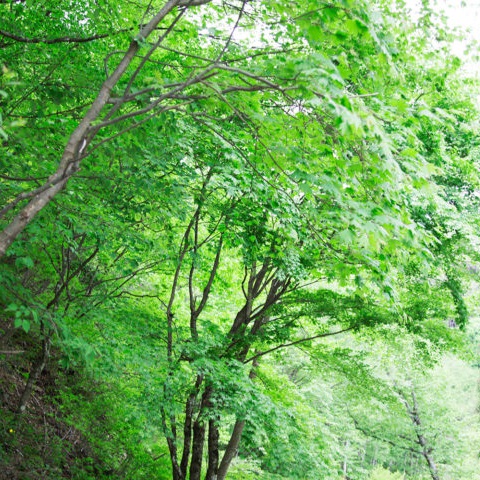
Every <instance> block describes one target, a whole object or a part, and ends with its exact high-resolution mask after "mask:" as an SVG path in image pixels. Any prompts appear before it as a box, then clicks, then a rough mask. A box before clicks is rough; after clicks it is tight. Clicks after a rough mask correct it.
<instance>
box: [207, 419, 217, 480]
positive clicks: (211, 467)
mask: <svg viewBox="0 0 480 480" xmlns="http://www.w3.org/2000/svg"><path fill="white" fill-rule="evenodd" d="M218 439H219V434H218V428H217V426H216V425H215V421H214V420H209V422H208V469H207V474H206V476H205V480H217V473H218Z"/></svg>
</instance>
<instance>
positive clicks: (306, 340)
mask: <svg viewBox="0 0 480 480" xmlns="http://www.w3.org/2000/svg"><path fill="white" fill-rule="evenodd" d="M354 328H355V326H352V327H348V328H344V329H343V330H338V331H336V332H328V333H320V334H319V335H314V336H312V337H307V338H301V339H300V340H295V341H294V342H290V343H282V344H281V345H277V346H276V347H273V348H270V349H269V350H265V351H264V352H260V353H257V354H256V355H254V356H253V357H250V358H249V359H247V360H245V361H244V362H243V363H249V362H251V361H252V360H255V359H257V358H259V357H263V356H264V355H266V354H267V353H272V352H274V351H275V350H279V349H280V348H285V347H291V346H293V345H298V344H300V343H304V342H308V341H310V340H315V339H317V338H324V337H331V336H333V335H339V334H340V333H345V332H348V331H349V330H353V329H354Z"/></svg>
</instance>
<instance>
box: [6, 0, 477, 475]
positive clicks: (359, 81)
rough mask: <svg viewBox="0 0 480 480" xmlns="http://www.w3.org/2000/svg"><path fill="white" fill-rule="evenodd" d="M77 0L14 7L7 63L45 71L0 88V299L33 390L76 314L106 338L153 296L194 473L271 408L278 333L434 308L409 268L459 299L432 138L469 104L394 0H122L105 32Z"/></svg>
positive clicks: (172, 446)
mask: <svg viewBox="0 0 480 480" xmlns="http://www.w3.org/2000/svg"><path fill="white" fill-rule="evenodd" d="M64 7H65V8H63V9H62V8H61V6H60V5H57V4H56V5H52V7H51V8H49V9H45V6H44V5H39V6H31V5H30V4H23V3H22V2H11V3H9V4H7V3H4V4H0V11H1V12H2V13H5V19H6V20H5V23H7V22H10V25H8V26H9V29H8V30H7V29H5V30H3V29H2V30H1V31H0V34H1V35H2V36H3V38H5V39H6V40H5V41H4V43H3V44H2V47H3V49H5V51H8V52H15V53H17V56H16V58H18V60H15V57H14V55H13V53H10V54H9V57H8V58H9V60H10V61H9V63H8V65H7V66H6V67H5V68H6V69H5V72H9V76H10V77H11V76H12V75H14V73H12V72H15V74H16V75H17V78H18V79H20V80H21V81H23V82H24V85H26V84H29V83H31V84H32V87H31V88H29V89H27V90H26V91H22V88H24V86H22V87H21V86H19V85H18V84H12V83H11V82H10V84H9V85H5V86H4V87H2V91H3V90H4V91H5V95H8V96H7V97H6V98H4V100H3V102H4V104H5V109H6V111H7V115H6V116H5V118H6V120H7V121H8V122H9V123H7V124H6V125H8V130H6V132H7V133H8V138H6V139H5V141H4V144H3V147H2V148H3V149H4V151H5V156H4V160H0V161H1V162H2V163H1V164H0V165H1V167H2V173H1V176H0V182H1V183H0V185H2V191H1V193H0V196H1V198H2V203H4V204H5V206H4V208H3V209H2V211H1V215H2V218H3V224H2V227H3V228H4V230H3V232H2V233H1V234H0V255H4V257H3V260H2V265H6V266H7V268H6V269H5V272H6V273H5V274H2V275H3V277H2V281H4V282H5V283H6V284H8V282H10V287H9V288H8V289H6V293H4V294H3V297H2V298H1V301H2V303H3V305H4V306H5V307H6V312H7V313H6V315H5V318H6V319H8V320H9V321H10V323H11V325H13V326H16V327H22V328H23V329H24V330H25V331H29V330H30V327H31V324H35V328H34V329H33V334H35V335H37V337H36V338H37V339H38V340H39V342H40V343H41V344H42V349H41V352H40V354H39V355H38V361H37V362H36V363H35V365H37V366H38V367H37V366H36V367H35V368H34V369H33V370H32V372H31V376H30V381H29V384H27V387H26V388H25V392H28V391H29V390H28V389H29V388H30V391H31V388H32V386H33V383H34V382H35V379H36V378H37V377H38V375H39V373H36V372H40V373H41V371H42V370H43V368H44V365H45V360H46V358H47V357H48V353H49V347H50V343H51V341H52V339H53V338H54V335H55V334H56V332H58V331H60V332H61V334H60V335H59V336H60V340H61V341H63V344H64V350H65V351H67V353H68V349H69V347H70V348H71V349H73V348H74V347H72V344H75V341H74V340H72V337H71V336H70V341H68V340H67V341H66V340H65V337H67V338H68V332H69V331H71V330H75V331H76V332H77V335H79V336H80V335H81V333H80V332H79V330H81V329H79V327H78V325H77V323H78V322H79V321H82V322H88V325H89V328H86V329H85V330H86V331H87V332H89V335H91V336H92V337H95V334H94V333H92V332H93V331H94V330H95V328H100V329H101V328H102V327H101V326H100V327H98V326H97V324H99V325H101V324H103V323H106V324H108V322H109V321H108V320H106V318H105V317H106V316H107V313H106V312H107V308H109V309H110V310H111V311H114V307H118V308H120V306H121V307H122V311H128V312H132V311H135V310H134V308H133V306H134V307H135V309H137V310H138V311H142V308H143V309H147V310H148V311H149V312H151V311H152V309H153V307H152V303H153V302H156V305H157V306H156V307H155V308H156V309H157V311H159V312H160V313H157V321H156V322H152V331H151V332H150V333H149V335H157V336H159V337H160V338H162V339H163V340H164V341H165V349H164V350H163V349H162V348H161V346H159V345H156V344H155V346H156V349H157V350H156V351H157V353H156V354H155V355H156V358H157V359H158V372H157V374H156V375H153V374H152V375H151V376H150V378H149V380H150V381H151V382H152V385H154V386H155V387H157V389H155V393H152V391H150V393H152V395H153V396H154V398H155V399H156V400H157V402H156V404H155V408H156V409H158V410H159V413H160V414H159V416H157V420H158V421H159V423H160V424H161V429H162V431H163V434H164V436H165V439H166V442H167V445H168V450H169V456H170V460H171V464H172V471H173V478H175V479H178V480H180V479H184V478H187V477H188V478H190V479H191V480H195V479H199V478H200V477H201V476H202V462H203V458H204V450H206V452H207V455H206V459H207V465H206V469H205V468H204V470H205V471H204V472H203V473H204V475H205V478H207V479H213V478H218V479H223V478H225V475H226V473H227V471H228V468H229V466H230V464H231V461H232V459H233V458H234V456H235V455H236V452H237V450H238V449H239V445H240V440H241V437H242V434H243V432H244V431H245V429H247V430H248V429H249V428H251V426H252V424H254V423H256V422H257V423H260V419H261V417H262V414H263V413H264V412H262V406H265V408H267V406H268V399H267V398H266V396H264V395H262V392H261V390H260V389H259V387H258V385H257V383H258V382H257V381H256V380H255V378H256V375H257V374H258V368H259V367H258V365H259V364H260V363H261V362H262V361H265V358H268V355H269V354H272V353H274V352H278V351H281V350H283V349H284V348H287V347H291V346H294V345H297V346H299V345H309V344H313V345H318V342H317V341H318V340H320V339H322V338H323V339H325V338H329V337H331V336H334V335H337V334H341V333H345V332H347V331H349V332H350V331H357V330H359V329H360V328H361V327H362V326H366V325H368V326H372V325H377V324H389V323H396V322H399V321H401V320H402V319H404V318H405V316H408V318H409V319H412V320H413V321H412V326H418V324H419V323H420V322H421V321H422V320H425V318H426V316H427V315H426V312H425V311H424V310H423V311H420V310H421V309H419V308H416V307H419V305H418V304H415V302H414V300H412V298H411V296H408V295H404V296H403V297H402V294H404V291H405V284H408V283H409V282H410V285H416V286H418V285H421V286H422V287H424V286H425V285H427V284H428V280H429V279H431V275H440V274H442V273H444V272H447V273H449V274H450V278H449V279H448V282H446V285H444V286H449V287H452V288H450V291H451V292H456V294H455V295H456V296H455V295H454V297H453V300H454V301H455V302H456V305H457V307H458V308H457V313H458V314H459V317H458V318H459V319H460V318H463V317H462V315H463V313H464V312H463V310H462V309H461V306H462V303H461V291H460V289H459V288H457V287H458V285H459V284H458V281H459V280H458V278H457V277H456V276H455V275H453V272H454V271H455V268H454V265H453V264H452V262H453V261H454V260H453V259H454V255H453V254H449V255H447V254H446V252H447V248H446V245H447V243H448V242H447V241H446V239H447V238H449V235H448V234H442V235H440V234H438V235H437V233H438V232H437V230H436V229H435V227H434V226H432V225H438V224H439V223H440V220H439V218H440V215H439V211H440V209H441V206H442V205H443V204H442V203H441V200H442V195H441V193H442V189H443V187H444V185H445V183H446V181H445V179H440V180H438V177H439V167H440V166H441V165H443V164H442V163H441V162H438V156H439V155H440V157H441V158H442V159H443V158H444V156H443V153H444V152H443V151H442V145H441V143H438V144H430V143H429V140H430V138H429V135H430V134H431V133H432V131H434V130H435V129H436V128H437V125H438V123H437V121H438V119H439V118H440V119H441V121H442V123H445V125H446V127H445V129H446V130H448V128H449V127H448V126H449V125H452V128H455V127H453V125H454V124H455V123H456V122H457V121H461V122H462V125H463V126H465V128H467V126H466V124H467V120H468V119H467V118H466V117H467V114H465V118H462V116H461V115H460V116H459V117H455V118H452V117H451V116H449V114H448V112H447V111H443V110H441V109H440V107H439V106H438V103H435V101H437V100H438V97H442V95H443V93H442V91H441V89H440V88H439V87H438V85H437V84H438V82H439V77H442V76H444V74H446V73H448V68H447V71H444V70H442V71H441V72H440V70H439V67H438V64H437V63H436V62H438V63H440V62H441V61H442V60H443V58H444V57H442V51H441V50H440V51H438V52H429V51H427V52H424V53H422V49H423V48H424V47H425V43H424V42H425V41H426V38H427V37H428V36H429V33H430V32H427V31H425V32H423V33H422V32H420V33H419V34H418V35H416V36H412V38H411V39H409V38H408V37H407V36H406V33H405V31H404V30H402V28H404V27H405V30H407V27H406V26H404V24H403V23H402V22H399V19H401V18H402V13H401V12H400V11H396V10H395V9H392V10H389V9H388V8H387V7H386V6H385V5H383V6H382V8H383V12H384V16H383V17H376V16H375V15H374V13H373V11H372V8H370V7H371V6H370V4H369V3H367V2H366V3H363V2H350V1H348V0H342V1H340V0H339V1H338V2H334V3H332V2H328V3H326V2H322V1H320V0H311V1H309V2H307V3H306V4H301V5H300V4H299V5H297V4H286V3H284V2H281V1H274V0H269V1H263V2H248V1H239V2H236V3H233V4H227V3H226V2H225V3H222V4H218V3H213V2H208V1H196V0H194V1H190V2H187V1H184V0H171V1H168V2H165V3H161V4H160V5H157V4H156V3H155V2H150V3H149V4H148V6H147V5H145V6H142V5H133V4H126V5H122V6H121V7H122V10H121V11H119V13H118V15H116V16H114V17H113V19H112V22H111V27H109V28H108V29H107V30H104V29H103V27H104V26H103V25H102V24H101V22H100V23H97V21H96V20H95V18H100V19H104V18H105V11H104V10H103V7H102V6H101V5H99V4H92V3H90V2H85V4H82V8H80V6H79V5H77V4H75V5H70V4H67V3H66V4H65V5H64ZM197 7H198V9H197ZM59 12H60V13H59ZM195 12H196V13H195ZM39 13H41V15H42V16H41V18H42V19H43V18H45V19H46V20H45V24H43V22H42V24H41V25H40V24H39V22H38V21H34V20H33V18H38V17H39ZM50 17H52V22H50ZM59 18H60V19H61V21H59V20H58V19H59ZM422 18H423V19H424V21H426V18H427V17H426V16H425V17H422ZM13 19H15V23H14V20H13ZM55 22H56V23H55ZM395 22H397V23H395ZM53 24H55V25H56V26H55V27H53ZM226 24H228V28H226V27H225V25H226ZM100 26H101V27H102V28H100ZM431 28H433V27H431ZM15 29H16V30H15ZM132 29H133V31H137V30H138V29H140V34H139V35H136V36H135V37H134V38H133V39H131V38H130V36H131V35H132ZM389 30H390V31H391V32H393V33H394V35H396V36H391V35H390V34H389V33H388V31H389ZM253 31H256V33H255V34H253V33H252V32H253ZM157 35H158V37H156V36H157ZM155 37H156V38H155ZM85 45H89V48H86V47H85ZM125 45H128V47H127V50H126V51H125ZM7 49H8V50H7ZM411 50H413V51H414V52H415V54H416V55H417V58H415V59H414V60H412V58H411V57H412V56H411V54H410V51H411ZM20 53H21V55H20ZM432 53H434V55H433V59H431V58H430V57H431V54H432ZM62 55H63V56H64V57H62ZM427 57H428V62H427ZM38 58H39V59H40V61H38ZM62 58H65V61H59V60H58V59H62ZM52 59H53V60H52ZM118 59H119V60H118ZM420 59H422V61H424V62H423V63H422V62H421V61H420ZM437 59H438V60H437ZM72 60H75V61H76V62H77V63H79V64H80V65H87V67H86V72H85V74H83V73H81V74H79V75H78V76H77V70H72ZM116 62H117V63H116ZM38 63H40V64H41V66H40V67H39V66H38V65H37V64H38ZM454 66H455V65H447V67H449V68H450V70H452V69H453V68H454ZM103 70H105V77H106V80H105V79H104V78H103V73H102V74H101V75H100V74H99V72H103ZM439 72H440V73H439ZM87 82H88V83H87ZM86 85H89V86H91V88H88V89H87V88H85V87H86ZM444 85H445V83H444ZM432 88H434V89H435V91H437V92H438V96H437V95H435V96H433V100H432V99H430V100H431V104H430V103H428V102H427V101H426V99H425V97H426V94H425V93H424V92H429V91H430V90H431V89H432ZM416 89H418V91H417V90H416ZM419 91H420V92H421V93H419ZM70 92H73V94H71V93H70ZM447 106H448V105H447ZM466 110H467V108H465V109H464V110H463V111H466ZM17 117H21V118H22V119H23V121H24V122H25V125H24V126H18V125H17V126H15V125H14V123H13V119H15V118H17ZM52 118H53V119H58V121H57V123H55V121H54V123H53V124H52V123H51V122H52ZM426 119H427V120H431V122H430V123H429V122H427V120H426ZM60 120H61V121H60ZM57 124H58V125H57ZM71 132H73V133H71ZM470 138H471V137H470ZM451 143H453V142H451ZM465 143H468V142H465ZM465 148H466V147H465ZM60 149H61V150H62V151H63V152H64V153H63V156H62V158H61V160H60V162H59V163H58V159H57V152H58V151H59V150H60ZM39 154H41V158H42V161H41V162H36V161H35V159H36V158H37V157H38V156H39ZM17 157H21V158H23V159H25V161H24V162H23V163H21V162H16V163H14V160H15V159H16V158H17ZM459 157H460V158H459V159H457V160H458V161H452V165H453V166H455V168H456V166H457V165H459V164H460V163H461V161H460V160H464V159H465V157H464V155H463V154H459ZM435 162H437V163H441V165H436V163H435ZM3 171H5V174H4V173H3ZM434 174H437V177H434ZM67 184H68V189H66V186H67ZM30 185H36V187H35V188H33V189H32V188H30ZM60 193H61V194H60ZM427 204H428V207H429V208H426V207H425V205H427ZM47 206H48V207H47ZM430 207H431V208H430ZM455 216H456V213H454V212H453V213H452V216H451V218H454V217H455ZM431 218H432V219H433V222H432V225H430V224H428V223H427V222H426V221H425V219H431ZM455 218H456V217H455ZM56 220H59V221H58V222H57V224H56ZM435 222H436V223H435ZM43 225H45V226H46V228H45V229H44V228H42V227H43ZM13 242H14V243H13ZM454 243H455V242H454ZM438 244H440V245H441V247H442V248H441V249H439V250H435V248H436V246H437V245H438ZM455 245H456V246H457V245H458V244H455ZM7 248H9V250H8V252H7ZM455 248H457V247H455ZM455 251H456V252H458V251H459V250H455ZM444 254H445V255H444ZM442 255H443V257H442ZM44 265H47V266H48V268H47V269H44V268H43V266H44ZM409 265H413V266H414V267H415V268H416V269H417V270H416V271H417V272H418V271H421V272H422V274H419V277H420V279H419V280H418V282H417V283H415V281H414V280H411V278H410V277H409V276H408V272H407V274H405V275H404V269H405V270H406V269H407V267H408V266H409ZM447 267H448V269H447ZM140 274H142V275H140ZM43 276H44V277H45V278H43ZM412 276H413V275H412ZM25 279H28V281H25ZM42 280H45V282H46V283H45V288H44V290H38V286H39V285H40V284H42ZM402 282H403V283H402ZM455 282H457V283H456V284H455ZM442 291H443V290H442ZM18 292H21V294H20V295H19V293H18ZM127 300H128V301H127ZM393 300H396V301H397V304H396V305H392V304H391V303H390V302H392V301H393ZM123 302H125V303H123ZM137 302H138V304H137ZM126 303H127V304H128V305H129V307H128V308H127V307H126V306H125V304H126ZM145 304H147V305H148V307H145V306H143V307H142V306H140V305H145ZM445 304H447V305H448V307H447V308H450V309H451V307H452V302H451V301H450V302H449V300H446V301H445ZM25 305H26V306H27V308H26V310H25ZM442 306H443V303H442V302H440V301H439V302H438V304H437V305H435V307H438V308H439V309H440V307H442ZM409 307H412V308H411V309H410V311H408V308H409ZM403 308H405V311H406V315H405V316H403V315H402V313H403V312H402V309H403ZM17 312H19V313H18V314H17ZM52 312H53V313H52ZM143 312H144V311H143ZM412 312H413V313H412ZM462 312H463V313H462ZM414 313H415V314H418V315H417V316H415V315H414ZM110 315H112V316H113V317H114V318H115V319H116V321H118V322H121V319H120V318H117V317H116V316H115V314H113V313H110ZM142 315H143V313H142ZM146 316H147V317H148V318H151V314H149V315H146ZM95 322H96V323H95ZM64 323H65V324H66V326H65V328H63V327H62V328H59V326H61V325H63V324H64ZM412 328H413V327H412ZM11 330H12V331H13V329H11ZM432 330H435V329H434V328H432ZM75 338H76V337H75ZM115 338H117V337H115ZM116 341H118V338H117V340H116ZM107 343H108V342H107ZM107 343H105V342H102V341H101V340H100V341H99V345H100V348H106V349H107V346H106V345H107ZM118 343H120V344H122V342H118ZM135 348H136V349H139V348H141V347H140V346H139V345H136V347H135ZM90 353H91V355H90V356H93V357H95V351H93V353H92V350H90ZM139 357H141V355H139ZM142 358H143V357H142ZM92 361H93V362H94V361H95V359H94V358H93V359H92ZM149 368H150V367H149ZM29 385H30V387H29ZM158 388H160V391H158ZM27 400H28V395H27V397H26V398H25V399H23V400H21V401H20V405H19V406H20V409H22V407H25V406H26V404H27ZM227 430H229V432H228V437H229V438H228V439H227V440H224V438H222V435H223V436H225V435H226V434H227V433H226V432H227ZM222 454H223V455H222Z"/></svg>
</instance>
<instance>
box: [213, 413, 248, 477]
mask: <svg viewBox="0 0 480 480" xmlns="http://www.w3.org/2000/svg"><path fill="white" fill-rule="evenodd" d="M244 427H245V420H237V421H236V422H235V425H234V427H233V432H232V435H231V436H230V441H229V442H228V445H227V448H226V449H225V453H224V454H223V457H222V461H221V462H220V466H219V468H218V474H217V480H225V477H226V475H227V472H228V469H229V468H230V464H231V463H232V460H233V459H234V458H235V455H236V454H237V451H238V447H239V445H240V440H241V438H242V433H243V429H244Z"/></svg>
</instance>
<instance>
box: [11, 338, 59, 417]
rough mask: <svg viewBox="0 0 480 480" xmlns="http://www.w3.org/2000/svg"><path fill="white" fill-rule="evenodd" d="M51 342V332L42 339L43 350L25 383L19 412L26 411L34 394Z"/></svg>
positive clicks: (19, 403)
mask: <svg viewBox="0 0 480 480" xmlns="http://www.w3.org/2000/svg"><path fill="white" fill-rule="evenodd" d="M50 343H51V336H50V334H48V335H46V336H45V337H44V339H43V340H42V351H41V353H40V355H39V356H38V358H37V361H36V362H35V364H34V366H33V367H32V370H31V371H30V375H29V376H28V380H27V384H26V385H25V389H24V390H23V393H22V396H21V398H20V401H19V402H18V408H17V413H19V414H22V413H24V412H25V409H26V408H27V403H28V401H29V400H30V397H31V396H32V392H33V387H34V386H35V384H36V383H37V381H38V379H39V378H40V375H41V374H42V372H43V370H44V368H45V365H46V364H47V361H48V358H49V356H50Z"/></svg>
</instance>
